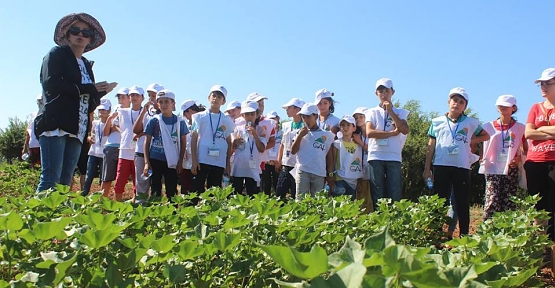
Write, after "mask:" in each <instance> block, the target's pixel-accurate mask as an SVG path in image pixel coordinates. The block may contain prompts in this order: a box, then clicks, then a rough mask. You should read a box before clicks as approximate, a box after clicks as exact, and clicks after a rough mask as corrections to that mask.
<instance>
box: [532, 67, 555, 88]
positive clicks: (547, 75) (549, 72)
mask: <svg viewBox="0 0 555 288" xmlns="http://www.w3.org/2000/svg"><path fill="white" fill-rule="evenodd" d="M553 78H555V68H547V69H545V70H543V72H542V76H541V77H540V78H538V79H536V81H534V83H536V84H538V83H540V82H542V81H549V80H551V79H553Z"/></svg>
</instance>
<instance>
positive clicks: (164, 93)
mask: <svg viewBox="0 0 555 288" xmlns="http://www.w3.org/2000/svg"><path fill="white" fill-rule="evenodd" d="M160 98H170V99H173V100H174V101H175V94H173V92H172V91H170V90H168V89H162V90H160V91H158V93H156V101H158V99H160Z"/></svg>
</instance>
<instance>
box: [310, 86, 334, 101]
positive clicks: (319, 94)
mask: <svg viewBox="0 0 555 288" xmlns="http://www.w3.org/2000/svg"><path fill="white" fill-rule="evenodd" d="M314 96H315V98H314V103H316V104H318V103H320V101H321V100H322V99H324V98H331V97H332V96H333V92H330V91H329V90H328V89H326V88H322V89H320V90H318V91H316V93H314Z"/></svg>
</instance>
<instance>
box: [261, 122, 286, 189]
mask: <svg viewBox="0 0 555 288" xmlns="http://www.w3.org/2000/svg"><path fill="white" fill-rule="evenodd" d="M265 119H268V120H272V121H274V123H275V124H274V125H275V126H274V130H275V139H276V140H275V144H274V147H272V148H270V149H267V150H266V151H265V153H267V154H268V158H267V161H266V163H264V170H263V171H262V186H263V187H262V189H263V190H264V193H266V195H271V194H272V190H273V191H276V185H277V181H278V175H279V173H278V171H277V170H276V160H277V158H278V157H277V156H278V152H279V147H280V145H281V139H282V137H283V131H281V129H279V116H278V114H277V112H276V111H271V112H270V113H268V115H266V118H265Z"/></svg>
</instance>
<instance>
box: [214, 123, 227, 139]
mask: <svg viewBox="0 0 555 288" xmlns="http://www.w3.org/2000/svg"><path fill="white" fill-rule="evenodd" d="M226 129H227V128H226V127H225V125H222V126H220V127H218V129H216V139H218V138H220V139H225V130H226Z"/></svg>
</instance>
